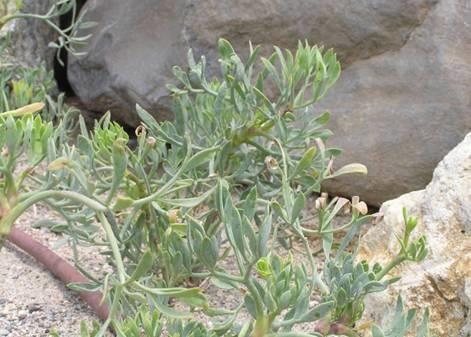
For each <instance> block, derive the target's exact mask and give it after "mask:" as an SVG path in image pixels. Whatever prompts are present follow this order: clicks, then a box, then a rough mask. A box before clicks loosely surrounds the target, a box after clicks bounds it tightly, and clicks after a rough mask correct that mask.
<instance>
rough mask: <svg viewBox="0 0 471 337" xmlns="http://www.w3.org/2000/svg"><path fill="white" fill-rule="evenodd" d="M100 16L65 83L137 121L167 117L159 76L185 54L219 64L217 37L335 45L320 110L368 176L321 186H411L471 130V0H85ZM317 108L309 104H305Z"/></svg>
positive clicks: (370, 190) (93, 104) (90, 101)
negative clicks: (142, 111)
mask: <svg viewBox="0 0 471 337" xmlns="http://www.w3.org/2000/svg"><path fill="white" fill-rule="evenodd" d="M86 8H87V10H88V14H87V19H88V20H91V21H96V22H98V23H99V24H98V26H96V27H94V28H93V29H92V31H91V32H92V33H93V34H94V35H93V38H92V41H91V43H90V44H89V45H88V46H87V47H86V50H87V51H88V54H87V55H85V56H81V57H79V58H74V57H71V58H72V60H71V61H70V63H69V68H68V75H69V80H70V82H71V84H72V86H73V89H74V90H75V92H76V93H77V95H78V96H79V97H80V98H81V99H82V100H83V102H84V103H85V104H86V105H87V106H88V108H89V109H90V110H95V111H106V110H108V109H110V110H111V111H112V114H113V116H114V117H115V118H116V119H117V120H119V121H121V122H123V123H125V124H128V125H130V126H134V125H137V124H138V118H137V116H136V113H135V111H134V106H135V103H139V104H140V105H142V106H143V107H144V108H146V109H148V110H150V111H151V112H152V113H153V114H154V115H155V116H157V117H158V118H160V119H166V118H171V113H169V106H170V98H169V96H168V92H167V90H166V88H165V84H166V83H169V82H172V81H173V76H172V74H171V67H172V65H174V64H180V65H184V64H185V62H186V61H185V58H186V52H187V49H188V48H192V49H193V50H194V52H195V54H196V55H203V54H204V55H206V57H207V59H208V63H209V69H210V71H214V70H215V69H216V67H217V66H218V63H217V55H216V50H215V44H216V41H217V38H218V37H225V38H227V39H229V40H230V41H231V42H232V43H233V44H234V45H235V47H236V48H237V49H238V50H240V51H244V50H247V46H248V41H249V40H251V41H252V42H253V43H254V44H262V45H263V46H265V47H268V46H271V45H273V44H276V45H278V46H280V47H285V48H295V46H296V44H297V41H298V40H304V39H307V40H308V41H310V42H311V43H317V44H323V45H325V46H327V47H333V48H335V49H336V51H337V53H338V55H339V57H340V60H341V61H342V64H343V66H344V72H343V75H342V76H341V79H340V81H339V83H338V84H337V85H336V86H335V87H334V88H333V89H332V90H331V92H330V94H329V95H328V96H327V97H326V98H325V100H324V101H323V102H322V103H321V105H320V106H319V107H318V109H323V108H327V109H329V110H330V111H331V112H332V114H333V123H332V129H333V131H334V132H335V134H336V135H335V137H334V139H333V143H335V145H338V146H340V147H342V148H343V149H344V150H345V154H344V155H343V157H342V160H341V161H342V162H351V161H356V162H362V163H364V164H366V165H367V166H368V167H369V172H370V174H369V176H368V177H367V178H358V177H355V178H354V179H342V180H339V181H337V182H332V183H330V184H329V185H326V188H327V189H328V190H329V191H331V192H334V193H341V194H345V195H352V194H360V195H362V196H363V198H364V199H366V200H367V201H369V202H371V203H381V202H382V201H384V200H387V199H390V198H392V197H394V196H397V195H400V194H402V193H404V192H407V191H410V190H414V189H419V188H422V187H424V186H425V185H426V183H427V182H428V181H429V180H430V177H431V174H432V170H433V168H434V167H435V166H436V164H437V163H438V161H439V160H440V159H441V158H442V157H443V156H444V155H445V154H446V153H447V152H448V151H449V150H450V149H451V148H453V147H454V146H455V145H456V144H457V143H458V142H459V140H460V139H462V137H463V136H464V134H466V132H467V131H469V130H470V129H471V103H470V100H471V64H470V63H469V55H471V34H469V27H470V26H471V7H470V6H469V1H468V0H397V1H390V0H364V1H350V0H338V1H325V0H293V1H286V0H257V1H253V0H250V1H249V0H239V1H233V0H205V1H197V0H160V1H158V0H139V1H127V0H114V1H111V0H99V1H98V0H89V1H88V2H87V4H86ZM313 113H314V112H313Z"/></svg>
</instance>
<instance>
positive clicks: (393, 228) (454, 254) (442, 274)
mask: <svg viewBox="0 0 471 337" xmlns="http://www.w3.org/2000/svg"><path fill="white" fill-rule="evenodd" d="M403 207H406V208H407V210H408V213H409V214H412V215H415V216H418V217H419V224H418V226H417V228H416V230H415V235H416V236H417V235H422V234H423V235H425V236H426V237H427V241H428V248H429V255H428V257H427V258H426V260H425V261H423V262H422V263H420V264H417V263H406V264H403V265H402V266H401V267H399V268H396V269H395V270H393V274H396V275H401V277H402V278H401V280H400V281H399V282H398V283H396V284H394V285H393V286H391V288H390V290H388V291H387V292H383V293H378V294H373V295H371V296H369V297H368V299H367V302H368V303H367V308H369V309H368V312H367V315H368V316H369V317H371V318H374V319H375V320H377V321H380V322H381V321H382V320H384V312H385V309H386V308H388V307H389V308H391V307H392V306H393V305H394V303H395V300H396V298H397V295H399V294H400V295H401V296H402V297H403V299H404V300H405V302H406V303H407V304H408V306H410V307H416V308H419V309H424V308H425V307H429V308H430V309H431V312H432V329H433V331H434V333H436V334H437V335H438V336H450V337H458V336H459V337H469V335H470V334H471V329H470V328H471V323H470V315H471V301H470V284H471V133H470V134H468V135H467V136H466V138H465V139H464V140H463V141H462V142H461V143H460V144H459V145H458V146H457V147H456V148H455V149H453V150H452V151H451V152H450V153H449V154H448V155H447V156H446V157H445V158H444V159H443V160H442V161H441V162H440V164H439V165H438V166H437V168H436V169H435V171H434V174H433V179H432V181H431V182H430V184H429V185H428V186H427V187H426V188H425V189H424V190H420V191H416V192H411V193H409V194H405V195H403V196H401V197H399V198H397V199H395V200H391V201H388V202H386V203H385V204H384V205H383V206H382V208H381V212H382V213H384V220H383V221H382V222H381V223H380V224H378V225H377V226H375V227H373V228H372V229H370V230H369V231H368V233H367V234H366V235H365V236H364V237H363V239H362V242H361V247H360V256H359V259H368V260H370V261H373V262H381V263H382V264H383V265H384V264H385V263H386V262H387V261H389V260H390V259H391V258H392V257H393V256H394V254H395V253H396V252H398V251H399V245H398V243H397V240H396V239H395V237H394V233H399V234H400V233H402V231H403V227H404V225H403V220H402V208H403Z"/></svg>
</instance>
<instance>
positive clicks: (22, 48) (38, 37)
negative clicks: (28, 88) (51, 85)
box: [2, 0, 58, 70]
mask: <svg viewBox="0 0 471 337" xmlns="http://www.w3.org/2000/svg"><path fill="white" fill-rule="evenodd" d="M54 2H55V0H23V9H22V11H23V12H24V13H36V14H44V13H46V12H47V11H48V10H49V9H50V8H51V6H52V4H54ZM10 3H12V4H14V3H15V1H10ZM56 23H57V24H58V20H57V22H56ZM7 32H10V33H11V39H12V45H11V48H9V49H8V53H9V54H10V56H11V57H12V58H13V59H14V62H15V63H16V64H19V65H22V66H27V67H32V68H34V67H38V66H39V65H40V64H41V63H44V64H45V65H46V66H47V68H48V69H49V70H52V68H53V62H54V56H55V53H56V50H55V49H52V48H49V47H48V44H49V42H51V41H54V40H55V39H56V38H57V34H56V33H55V32H54V30H53V29H52V28H51V27H50V26H48V25H47V24H46V23H45V22H43V21H41V20H34V19H28V20H26V19H17V20H13V21H10V22H9V23H8V24H7V25H6V26H5V27H3V28H2V35H3V34H5V33H7Z"/></svg>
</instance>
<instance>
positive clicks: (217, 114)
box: [2, 40, 426, 337]
mask: <svg viewBox="0 0 471 337" xmlns="http://www.w3.org/2000/svg"><path fill="white" fill-rule="evenodd" d="M219 52H220V66H221V67H220V68H221V76H220V77H219V79H211V80H208V79H207V71H206V63H205V60H204V58H202V59H201V61H200V62H198V63H197V62H196V61H195V60H194V59H193V56H192V53H191V52H190V53H189V59H188V62H189V64H188V65H189V69H188V70H182V69H181V68H179V67H175V68H174V73H175V75H176V77H177V79H178V80H179V85H178V86H170V87H169V89H170V90H171V91H172V93H173V95H174V110H175V121H173V122H170V121H169V122H163V123H158V122H156V121H155V119H154V118H153V117H152V116H151V115H150V114H149V113H147V112H146V111H144V110H143V109H142V108H140V107H137V112H138V114H139V116H140V117H141V119H142V125H141V126H140V127H138V128H137V129H136V146H134V147H131V146H130V145H129V137H128V135H127V134H126V133H125V132H124V130H123V128H122V127H120V126H119V125H117V124H116V123H113V122H111V120H110V117H109V115H105V116H104V118H103V119H102V120H100V121H97V122H96V124H95V127H94V129H93V130H91V131H90V130H87V129H86V127H85V123H84V122H83V120H81V122H80V126H81V134H80V136H79V138H78V140H77V144H76V145H67V144H62V145H61V146H60V147H57V148H55V147H53V146H50V147H49V148H48V161H47V162H48V170H47V173H46V175H47V177H48V181H52V182H53V184H45V185H43V186H44V188H45V189H46V190H47V191H45V193H49V194H44V195H43V196H44V198H42V199H38V200H36V201H43V202H45V203H46V204H48V205H49V206H50V207H51V208H52V209H54V210H56V211H57V212H58V213H59V214H60V215H61V216H62V217H63V219H64V221H65V223H64V224H55V225H54V227H53V228H54V229H55V230H58V231H63V232H65V233H66V234H67V235H68V236H69V242H70V243H71V244H72V246H73V247H74V248H76V247H77V246H78V245H81V244H85V245H95V246H100V247H103V248H104V249H105V252H104V253H105V254H106V256H108V258H109V259H108V260H109V262H110V263H111V265H112V266H113V270H112V271H111V272H109V273H107V274H105V275H96V274H94V273H91V272H90V271H87V270H85V269H84V268H83V267H82V266H81V265H80V264H78V262H77V267H78V268H79V269H80V270H81V271H82V272H83V273H84V274H85V275H86V276H87V277H88V278H89V279H90V282H89V283H87V284H74V285H71V287H72V288H74V289H78V290H101V291H102V292H103V293H104V294H105V295H104V301H107V303H109V304H110V307H111V310H110V316H109V318H108V320H107V321H106V322H105V324H104V325H103V326H101V327H100V328H99V329H95V330H96V331H94V332H93V335H95V336H103V335H104V333H105V331H106V329H107V328H108V327H109V326H112V327H113V329H114V330H115V332H116V333H117V334H118V335H119V336H128V335H130V336H133V335H137V334H139V333H147V334H149V333H150V335H152V334H153V333H154V332H155V333H156V334H160V331H161V330H160V329H163V328H165V329H166V330H167V331H175V335H176V336H215V335H218V336H222V335H226V336H239V337H245V336H247V337H248V336H254V337H262V336H280V337H282V336H313V335H314V336H327V335H349V336H356V335H358V334H359V333H360V332H361V331H360V328H359V327H357V326H356V323H357V322H358V320H359V319H360V318H361V317H362V315H363V306H364V304H363V300H364V297H365V296H366V295H367V294H368V293H371V292H375V291H381V290H384V289H385V288H386V286H387V285H388V284H390V283H391V282H393V281H394V280H395V279H388V278H387V274H388V272H389V271H390V270H391V269H392V268H393V267H394V266H396V265H397V264H399V263H401V262H403V261H405V260H414V261H419V260H420V259H423V257H424V256H425V253H426V252H425V240H421V241H420V240H419V241H412V242H411V241H410V239H409V238H410V232H411V231H412V230H413V229H414V225H413V223H414V221H411V222H409V221H408V222H407V224H408V225H407V230H406V234H405V236H404V238H403V239H401V240H402V241H401V242H402V249H401V252H400V253H399V255H398V257H397V258H396V259H394V260H393V261H392V262H391V263H390V264H388V265H387V266H386V267H384V268H380V267H379V266H374V267H373V269H372V270H370V269H369V268H368V267H367V264H365V263H356V262H355V259H354V255H352V253H349V251H348V249H349V246H350V245H351V243H352V240H354V239H355V237H356V235H357V234H358V232H359V229H360V226H361V225H362V224H364V223H366V222H367V221H368V220H369V219H371V216H369V215H367V214H366V212H367V209H366V204H364V203H362V202H361V201H359V200H358V199H357V198H354V199H353V200H352V202H350V201H349V200H347V199H344V198H333V199H332V200H330V201H329V200H328V197H327V196H325V195H322V196H321V197H320V198H319V199H318V200H317V201H316V203H315V204H316V207H314V209H311V210H310V211H311V212H314V217H316V218H317V219H318V220H319V221H318V225H317V227H316V228H312V227H309V226H307V225H306V220H307V218H308V216H309V215H308V212H306V208H307V204H308V200H309V196H310V194H311V193H312V192H320V190H321V183H322V182H323V181H324V180H326V179H330V178H332V177H336V176H339V175H341V174H348V173H366V169H365V167H364V166H362V165H360V164H351V165H347V166H344V167H343V168H340V169H338V170H334V166H333V158H334V157H335V156H337V155H338V154H339V153H340V150H338V149H331V148H327V147H326V146H325V143H326V140H327V138H328V137H329V135H330V132H329V131H327V130H326V129H324V125H325V124H326V123H327V122H328V119H329V114H328V113H324V114H321V115H320V116H319V117H317V118H312V111H310V110H311V107H312V105H313V104H314V103H315V102H317V100H319V99H320V98H321V97H322V96H323V95H324V94H325V93H326V91H327V90H328V88H330V86H332V85H333V83H334V82H335V80H336V79H337V78H338V75H339V71H340V66H339V64H338V62H337V60H336V57H335V54H334V53H333V52H332V51H326V52H324V51H323V50H322V49H320V48H317V47H311V46H309V45H307V44H305V45H303V44H299V46H298V50H297V51H296V53H294V54H293V53H291V52H290V51H282V50H280V49H278V48H275V52H274V53H273V54H272V55H271V56H269V57H268V58H259V57H258V55H259V48H252V47H251V48H250V53H249V57H248V60H247V61H246V62H245V63H243V62H242V60H241V59H240V58H239V56H238V55H237V54H236V53H235V51H234V49H233V48H232V46H231V45H230V44H229V43H228V42H227V41H225V40H220V41H219ZM259 59H260V60H261V62H260V63H257V60H259ZM345 210H350V211H351V219H350V220H348V221H346V223H345V224H343V225H337V224H336V223H335V222H334V221H333V219H334V218H335V217H336V216H337V215H339V214H341V213H343V212H344V211H345ZM18 215H19V213H18V214H16V215H15V217H9V218H8V224H7V225H8V226H11V224H12V223H13V221H14V220H15V219H16V216H18ZM2 221H3V219H2ZM334 233H337V234H338V235H334ZM342 233H344V236H343V237H340V239H339V236H340V234H342ZM407 233H408V234H407ZM312 236H316V237H319V238H320V239H321V240H322V250H321V257H322V259H325V265H324V267H323V268H322V269H323V270H322V271H320V270H321V268H319V267H320V266H322V265H321V264H320V263H321V261H322V260H318V259H316V258H315V254H314V252H313V250H312V241H311V240H310V238H311V237H312ZM300 247H301V249H302V250H301V252H300ZM286 249H287V250H288V251H286ZM74 251H75V253H76V260H77V261H78V250H77V249H74ZM283 255H285V256H286V255H287V257H283ZM229 261H232V262H233V265H234V267H228V266H227V264H228V262H229ZM205 280H210V281H211V282H212V283H213V284H214V286H216V287H219V288H221V289H222V290H223V291H235V292H237V293H240V294H241V296H240V298H241V300H240V301H239V303H237V305H236V307H223V308H215V307H213V306H212V305H209V304H208V302H207V299H206V297H205V296H204V294H203V289H202V288H198V287H192V286H190V284H195V283H196V284H198V283H199V282H200V281H201V282H205ZM187 286H188V288H186V287H187ZM172 298H175V299H178V300H179V301H180V302H181V303H182V304H184V305H186V306H187V307H189V309H190V310H183V308H182V307H181V306H175V305H174V302H173V300H172ZM195 311H198V312H199V313H200V314H204V315H207V316H209V317H216V318H217V317H223V320H220V319H218V320H216V321H215V322H214V323H213V326H212V327H209V326H208V327H206V328H204V327H202V326H201V324H196V323H188V324H183V323H182V320H187V319H190V318H192V317H193V313H194V312H195ZM243 313H246V314H248V315H249V317H250V318H249V319H247V320H246V321H245V322H244V324H241V320H240V317H241V315H242V314H243ZM193 318H194V317H193ZM172 327H173V328H175V330H171V329H173V328H172ZM301 328H304V329H308V333H304V332H303V333H302V332H299V331H300V329H301ZM374 329H376V330H375V331H379V328H377V327H376V328H374ZM143 331H144V332H143ZM88 333H89V332H88V331H86V329H85V328H84V329H83V336H87V335H88ZM90 335H92V333H90Z"/></svg>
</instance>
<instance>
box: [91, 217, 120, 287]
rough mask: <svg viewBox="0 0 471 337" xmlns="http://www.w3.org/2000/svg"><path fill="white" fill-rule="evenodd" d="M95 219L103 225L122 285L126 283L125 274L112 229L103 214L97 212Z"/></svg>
mask: <svg viewBox="0 0 471 337" xmlns="http://www.w3.org/2000/svg"><path fill="white" fill-rule="evenodd" d="M97 217H98V220H100V222H101V224H102V225H103V228H104V230H105V233H106V236H107V237H108V241H109V243H110V246H111V251H112V253H113V257H114V260H115V262H116V268H117V269H118V277H119V282H121V284H124V283H125V282H126V272H125V268H124V263H123V258H122V256H121V252H120V251H119V247H118V240H117V239H116V237H115V235H114V233H113V229H112V228H111V224H110V223H109V221H108V219H106V216H105V214H104V213H103V212H98V213H97Z"/></svg>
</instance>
